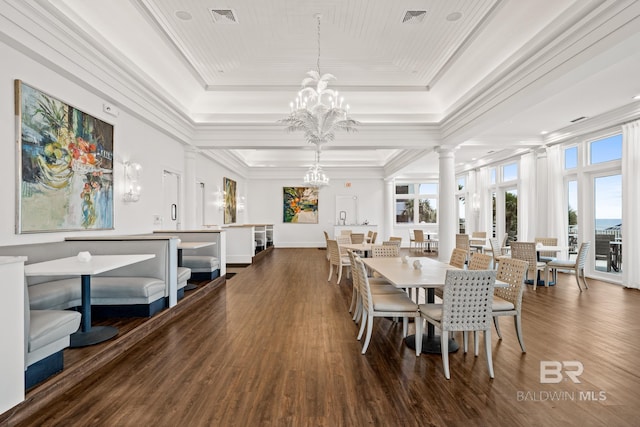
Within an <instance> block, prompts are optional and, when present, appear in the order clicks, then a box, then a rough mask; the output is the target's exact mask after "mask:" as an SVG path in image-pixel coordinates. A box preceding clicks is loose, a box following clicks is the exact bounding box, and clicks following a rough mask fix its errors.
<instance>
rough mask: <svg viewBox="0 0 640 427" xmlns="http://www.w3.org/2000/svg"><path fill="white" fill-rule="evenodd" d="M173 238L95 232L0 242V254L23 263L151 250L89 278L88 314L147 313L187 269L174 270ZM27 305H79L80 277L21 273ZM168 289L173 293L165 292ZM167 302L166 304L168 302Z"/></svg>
mask: <svg viewBox="0 0 640 427" xmlns="http://www.w3.org/2000/svg"><path fill="white" fill-rule="evenodd" d="M176 242H177V239H171V238H167V237H164V238H160V237H157V238H144V239H141V238H137V237H136V238H132V237H129V236H125V237H118V238H116V237H97V238H68V239H67V240H66V241H62V242H49V243H37V244H26V245H15V246H2V247H0V255H12V256H20V255H22V256H26V257H27V262H26V263H27V264H31V263H36V262H41V261H48V260H52V259H56V258H65V257H71V256H76V255H77V254H78V253H79V252H82V251H87V252H89V253H91V254H93V255H114V254H154V255H155V257H154V258H152V259H149V260H146V261H143V262H139V263H135V264H131V265H129V266H126V267H121V268H118V269H115V270H111V271H108V272H105V273H102V274H99V275H96V276H93V277H92V279H91V306H92V313H93V314H94V315H95V316H98V317H150V316H153V315H154V314H156V313H157V312H159V311H160V310H162V309H163V308H165V307H166V306H167V301H168V300H169V301H171V300H172V299H175V300H176V301H177V297H178V288H179V283H178V280H183V282H182V283H181V285H182V287H184V286H185V285H186V281H187V280H188V276H190V272H189V271H187V269H185V270H183V271H181V273H182V274H181V275H180V274H179V273H178V269H177V252H176V249H175V247H176V244H177V243H176ZM27 284H28V294H29V302H30V308H31V309H32V310H64V309H67V308H73V307H79V306H81V305H82V302H81V286H80V277H78V276H68V277H60V276H31V277H28V278H27ZM172 293H173V295H174V296H173V298H171V295H172ZM169 305H171V304H170V303H169Z"/></svg>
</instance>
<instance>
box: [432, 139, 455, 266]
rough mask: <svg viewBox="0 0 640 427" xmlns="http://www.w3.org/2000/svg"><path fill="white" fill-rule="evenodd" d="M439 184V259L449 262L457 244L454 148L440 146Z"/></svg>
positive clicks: (438, 150)
mask: <svg viewBox="0 0 640 427" xmlns="http://www.w3.org/2000/svg"><path fill="white" fill-rule="evenodd" d="M436 152H437V153H438V154H439V155H440V157H439V185H438V194H439V195H438V201H439V203H440V207H439V208H438V223H439V230H438V240H439V244H438V259H439V260H440V261H443V262H449V258H451V252H452V251H453V248H455V246H456V222H457V218H456V216H457V215H456V171H455V167H454V156H453V148H451V147H438V148H437V149H436Z"/></svg>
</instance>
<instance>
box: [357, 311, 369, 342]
mask: <svg viewBox="0 0 640 427" xmlns="http://www.w3.org/2000/svg"><path fill="white" fill-rule="evenodd" d="M367 316H368V313H365V311H364V309H362V315H361V316H360V331H358V341H360V339H361V338H362V334H363V333H364V328H365V326H366V324H367Z"/></svg>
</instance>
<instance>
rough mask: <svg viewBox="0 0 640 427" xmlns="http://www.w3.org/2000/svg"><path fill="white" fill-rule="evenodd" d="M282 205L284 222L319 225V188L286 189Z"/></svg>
mask: <svg viewBox="0 0 640 427" xmlns="http://www.w3.org/2000/svg"><path fill="white" fill-rule="evenodd" d="M282 205H283V218H282V221H283V222H285V223H286V222H293V223H298V224H317V223H318V188H316V187H284V188H283V200H282Z"/></svg>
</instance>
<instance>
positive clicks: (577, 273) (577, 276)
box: [576, 269, 582, 292]
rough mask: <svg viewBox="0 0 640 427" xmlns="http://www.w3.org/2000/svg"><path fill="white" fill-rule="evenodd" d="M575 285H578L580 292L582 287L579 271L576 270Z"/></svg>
mask: <svg viewBox="0 0 640 427" xmlns="http://www.w3.org/2000/svg"><path fill="white" fill-rule="evenodd" d="M576 283H577V284H578V289H580V292H582V287H580V271H579V270H578V269H576Z"/></svg>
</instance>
